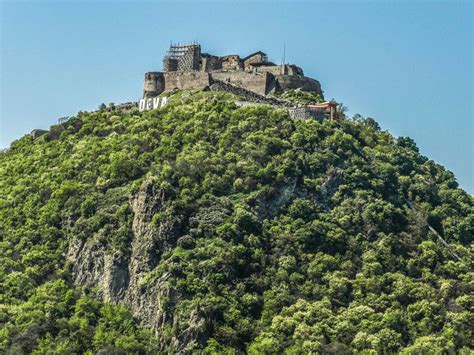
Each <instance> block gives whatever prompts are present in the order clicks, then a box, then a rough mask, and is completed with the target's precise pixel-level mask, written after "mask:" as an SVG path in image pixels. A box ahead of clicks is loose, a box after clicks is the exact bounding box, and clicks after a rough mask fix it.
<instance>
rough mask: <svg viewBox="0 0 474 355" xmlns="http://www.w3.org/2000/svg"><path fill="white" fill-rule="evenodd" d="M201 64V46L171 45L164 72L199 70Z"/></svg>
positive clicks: (195, 44) (164, 63)
mask: <svg viewBox="0 0 474 355" xmlns="http://www.w3.org/2000/svg"><path fill="white" fill-rule="evenodd" d="M200 64H201V45H199V44H197V43H192V44H184V45H180V44H179V43H178V44H171V45H170V48H169V50H168V52H167V53H166V55H165V58H164V59H163V71H164V72H171V71H190V70H199V67H200Z"/></svg>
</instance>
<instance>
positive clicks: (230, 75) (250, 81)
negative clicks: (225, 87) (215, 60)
mask: <svg viewBox="0 0 474 355" xmlns="http://www.w3.org/2000/svg"><path fill="white" fill-rule="evenodd" d="M212 77H213V78H215V79H217V80H220V81H224V82H228V83H231V84H234V85H238V86H242V87H244V88H246V89H247V90H250V91H253V92H256V93H257V94H260V95H265V94H267V90H268V87H269V85H270V83H271V81H272V79H273V76H272V75H270V74H268V73H262V74H254V73H248V72H245V71H229V72H224V71H223V72H214V73H212Z"/></svg>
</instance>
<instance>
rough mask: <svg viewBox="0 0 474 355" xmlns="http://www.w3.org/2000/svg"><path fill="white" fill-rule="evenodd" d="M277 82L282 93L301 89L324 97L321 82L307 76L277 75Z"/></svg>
mask: <svg viewBox="0 0 474 355" xmlns="http://www.w3.org/2000/svg"><path fill="white" fill-rule="evenodd" d="M276 80H277V81H278V85H279V88H280V90H281V91H285V90H291V89H298V88H301V89H302V90H305V91H311V92H315V93H317V94H319V95H321V97H322V95H323V92H322V90H321V84H320V83H319V81H317V80H314V79H311V78H308V77H307V76H292V75H277V76H276Z"/></svg>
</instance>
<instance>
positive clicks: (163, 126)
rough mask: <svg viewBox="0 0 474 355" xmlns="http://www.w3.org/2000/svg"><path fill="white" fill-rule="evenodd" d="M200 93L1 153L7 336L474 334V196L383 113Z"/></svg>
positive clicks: (410, 346)
mask: <svg viewBox="0 0 474 355" xmlns="http://www.w3.org/2000/svg"><path fill="white" fill-rule="evenodd" d="M233 101H234V97H232V96H231V95H228V94H222V93H221V94H216V93H206V92H192V93H190V92H184V93H181V94H178V95H176V96H175V97H174V101H173V102H171V103H170V104H168V105H167V106H166V107H164V108H162V109H159V110H154V111H149V112H144V113H140V112H138V111H136V110H132V111H130V112H121V111H118V110H117V111H110V112H109V111H106V110H102V111H98V112H91V113H79V114H78V115H77V116H76V117H72V118H70V119H69V120H68V121H67V122H66V123H63V124H61V125H56V126H53V127H51V129H50V131H49V132H48V133H46V134H44V135H42V136H41V137H39V138H37V139H34V140H33V138H32V137H30V136H29V135H28V136H25V137H23V138H22V139H20V140H18V141H16V142H14V143H13V144H12V146H11V147H10V148H9V149H7V150H5V151H4V152H2V153H0V236H1V248H0V250H1V251H0V257H1V262H0V267H1V273H0V290H1V291H0V292H1V294H0V324H1V327H0V328H1V329H0V352H6V353H10V354H21V353H31V352H34V353H36V354H45V353H49V354H52V353H58V354H71V353H83V352H88V353H99V354H121V353H125V352H126V353H158V352H162V353H171V352H173V353H176V352H184V353H187V352H188V353H189V352H200V351H202V352H207V353H228V354H232V353H243V352H248V353H252V354H270V353H282V352H285V351H286V352H287V353H291V354H307V353H317V352H320V353H349V352H354V351H359V352H363V351H366V353H368V352H370V351H372V352H377V353H392V352H406V353H428V352H453V351H464V352H466V353H467V352H469V349H470V350H471V351H472V350H473V349H474V342H473V339H474V336H473V328H472V324H473V322H474V313H473V307H474V296H473V294H474V293H473V291H474V290H473V285H474V277H473V276H474V273H473V257H472V256H473V243H472V242H473V234H474V233H473V231H474V213H473V212H474V209H473V198H472V197H471V196H470V195H468V194H467V193H465V192H464V191H463V190H461V189H460V188H458V186H457V183H456V180H455V178H454V176H453V174H452V173H451V172H449V171H446V170H445V169H444V168H443V167H442V166H440V165H438V164H436V163H434V162H433V161H431V160H429V159H427V158H426V157H424V156H422V155H420V153H419V151H418V149H417V147H416V145H415V143H414V142H413V140H411V139H410V138H403V137H401V138H394V137H393V136H392V135H390V134H389V133H388V132H385V131H381V130H380V128H379V126H378V125H377V123H376V122H375V121H374V120H373V119H370V118H368V119H358V120H351V119H348V118H343V119H341V120H340V121H335V122H330V121H323V122H317V121H315V120H296V119H295V120H293V119H290V118H289V117H288V113H287V112H286V111H285V110H283V109H274V108H271V107H270V106H264V105H261V106H255V107H237V106H236V104H235V103H234V102H233Z"/></svg>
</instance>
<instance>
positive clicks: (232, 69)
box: [143, 43, 322, 98]
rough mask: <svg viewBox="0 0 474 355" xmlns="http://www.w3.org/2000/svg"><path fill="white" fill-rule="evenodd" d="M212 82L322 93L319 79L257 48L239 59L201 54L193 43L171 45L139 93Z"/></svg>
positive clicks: (267, 90) (261, 92) (154, 93)
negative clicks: (159, 65) (306, 74)
mask: <svg viewBox="0 0 474 355" xmlns="http://www.w3.org/2000/svg"><path fill="white" fill-rule="evenodd" d="M214 82H224V83H229V84H231V85H235V86H238V87H241V88H245V89H247V90H249V91H251V92H254V93H256V94H259V95H270V94H274V93H281V92H284V91H286V90H289V89H297V88H301V89H302V90H305V91H310V92H315V93H318V94H320V95H321V96H322V91H321V85H320V84H319V82H318V81H317V80H314V79H311V78H309V77H306V76H304V73H303V69H301V68H300V67H298V66H296V65H292V64H281V65H277V64H275V63H272V62H270V61H268V57H267V55H266V54H265V53H263V52H261V51H258V52H255V53H252V54H250V55H248V56H246V57H243V58H241V57H240V56H239V55H236V54H232V55H225V56H215V55H212V54H208V53H202V52H201V46H200V45H199V44H197V43H192V44H187V45H180V44H171V45H170V48H169V50H168V52H167V53H166V55H165V57H164V59H163V71H162V72H149V73H146V74H145V87H144V94H143V96H144V98H151V97H156V96H157V95H159V94H161V93H162V92H167V91H173V90H175V89H180V90H186V89H198V88H204V87H207V86H210V85H212V84H213V83H214Z"/></svg>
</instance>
